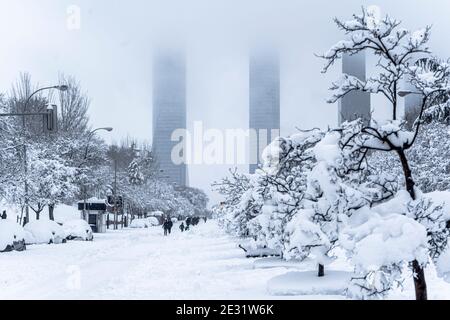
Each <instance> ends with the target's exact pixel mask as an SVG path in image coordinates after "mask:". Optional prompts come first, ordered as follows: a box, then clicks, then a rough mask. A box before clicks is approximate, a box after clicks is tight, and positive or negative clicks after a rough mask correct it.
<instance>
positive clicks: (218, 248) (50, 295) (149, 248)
mask: <svg viewBox="0 0 450 320" xmlns="http://www.w3.org/2000/svg"><path fill="white" fill-rule="evenodd" d="M162 234H163V232H162V229H161V228H159V227H156V228H151V229H139V230H137V229H135V230H129V229H128V230H122V231H112V232H109V233H106V234H102V235H96V239H95V241H94V242H90V243H89V242H70V243H67V244H64V245H39V246H30V247H29V248H28V250H27V251H26V252H22V253H20V252H12V253H4V254H1V255H0V300H4V299H194V300H196V299H283V298H284V299H336V298H337V299H342V298H343V297H340V296H324V295H321V296H292V297H274V296H270V295H268V293H267V288H266V284H267V281H268V280H269V279H270V278H272V277H274V276H277V275H281V274H284V273H286V272H287V271H289V270H288V269H287V268H272V269H254V268H253V263H254V260H253V259H246V258H245V257H244V254H243V252H242V250H241V249H238V248H237V246H236V242H235V240H234V239H232V238H230V237H229V236H227V235H225V234H224V233H223V231H221V230H220V229H219V228H218V226H217V225H216V223H215V222H214V221H211V222H208V223H207V224H204V223H201V224H200V225H199V226H198V227H196V228H194V229H192V230H191V231H189V232H188V233H181V232H180V231H179V229H178V228H177V226H175V228H174V232H173V233H172V235H171V236H170V237H163V235H162ZM334 268H336V269H337V270H345V269H347V268H348V266H346V265H345V261H342V260H341V261H336V263H335V264H334ZM409 280H410V278H409V275H408V276H407V280H406V282H405V291H403V292H400V291H399V290H397V291H396V292H395V293H393V294H392V296H391V298H396V299H412V298H413V297H414V294H413V288H412V281H409ZM427 280H428V285H429V289H430V290H429V297H430V298H431V299H449V298H450V285H449V284H446V283H444V282H443V281H442V280H439V279H436V275H435V272H434V270H432V269H431V268H427Z"/></svg>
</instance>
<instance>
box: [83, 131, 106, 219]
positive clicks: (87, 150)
mask: <svg viewBox="0 0 450 320" xmlns="http://www.w3.org/2000/svg"><path fill="white" fill-rule="evenodd" d="M100 130H104V131H107V132H111V131H113V128H111V127H104V128H103V127H102V128H97V129H94V130H92V131H91V132H89V134H88V140H87V142H86V150H85V152H84V159H83V161H84V162H86V160H87V158H88V153H89V146H90V143H91V140H92V137H93V136H94V134H95V133H96V132H97V131H100ZM86 196H87V184H86V183H84V184H83V211H82V212H83V219H86Z"/></svg>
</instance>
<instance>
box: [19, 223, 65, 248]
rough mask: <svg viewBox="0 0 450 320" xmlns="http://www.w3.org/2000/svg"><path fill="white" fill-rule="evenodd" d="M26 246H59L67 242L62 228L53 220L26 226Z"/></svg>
mask: <svg viewBox="0 0 450 320" xmlns="http://www.w3.org/2000/svg"><path fill="white" fill-rule="evenodd" d="M25 242H26V244H52V243H54V244H59V243H64V242H66V233H65V232H64V229H63V227H62V226H60V225H59V224H58V223H56V222H55V221H51V220H36V221H31V222H29V223H27V224H26V225H25Z"/></svg>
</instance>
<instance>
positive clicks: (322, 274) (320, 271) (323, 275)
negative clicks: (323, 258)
mask: <svg viewBox="0 0 450 320" xmlns="http://www.w3.org/2000/svg"><path fill="white" fill-rule="evenodd" d="M318 276H319V278H321V277H325V266H324V265H323V264H319V274H318Z"/></svg>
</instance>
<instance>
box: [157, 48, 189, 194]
mask: <svg viewBox="0 0 450 320" xmlns="http://www.w3.org/2000/svg"><path fill="white" fill-rule="evenodd" d="M177 129H186V61H185V56H184V53H182V52H179V51H162V52H158V53H157V54H155V55H154V57H153V152H154V154H155V157H156V159H157V161H158V164H159V167H160V169H161V170H162V174H163V175H164V176H165V177H166V178H167V179H168V180H169V181H170V182H172V183H175V184H176V185H178V186H185V185H186V183H187V181H186V179H187V168H186V163H180V158H183V157H184V156H185V155H186V150H185V148H178V149H177V147H176V146H180V141H172V133H173V132H174V131H175V130H177ZM182 143H185V141H183V142H182ZM184 147H185V145H184ZM179 149H182V150H179ZM174 150H178V151H179V152H175V153H176V154H175V157H173V156H172V153H174V152H173V151H174Z"/></svg>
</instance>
